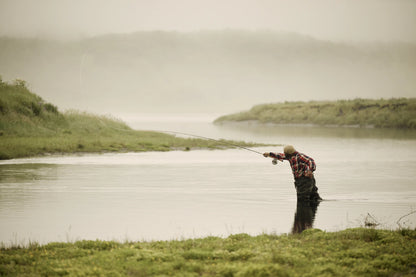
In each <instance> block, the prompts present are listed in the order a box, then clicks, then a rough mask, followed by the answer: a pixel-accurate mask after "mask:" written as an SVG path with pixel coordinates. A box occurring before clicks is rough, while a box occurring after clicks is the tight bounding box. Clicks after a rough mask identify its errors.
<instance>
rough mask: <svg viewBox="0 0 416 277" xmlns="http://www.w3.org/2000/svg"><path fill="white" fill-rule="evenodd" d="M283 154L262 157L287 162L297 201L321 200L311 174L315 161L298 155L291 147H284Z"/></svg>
mask: <svg viewBox="0 0 416 277" xmlns="http://www.w3.org/2000/svg"><path fill="white" fill-rule="evenodd" d="M283 152H284V153H272V152H270V153H268V152H266V153H264V154H263V156H264V157H271V158H274V159H278V160H280V161H283V160H287V161H289V163H290V167H291V168H292V172H293V176H294V177H295V188H296V193H297V197H298V200H299V201H305V202H306V201H311V202H319V201H321V200H322V198H321V197H320V196H319V194H318V188H317V187H316V185H315V178H314V176H313V172H314V171H315V169H316V164H315V161H314V160H313V159H312V158H311V157H308V156H306V155H305V154H302V153H299V152H297V151H296V150H295V148H294V147H293V146H292V145H286V146H285V147H284V148H283Z"/></svg>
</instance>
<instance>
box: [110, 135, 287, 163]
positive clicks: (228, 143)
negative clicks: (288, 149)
mask: <svg viewBox="0 0 416 277" xmlns="http://www.w3.org/2000/svg"><path fill="white" fill-rule="evenodd" d="M111 128H113V129H116V130H120V131H126V130H121V129H119V128H114V127H111ZM151 131H154V132H160V133H170V134H175V135H183V136H189V137H196V138H200V139H206V140H212V141H215V142H217V143H220V144H224V145H230V146H233V147H237V148H241V149H244V150H247V151H250V152H253V153H256V154H259V155H262V156H263V153H261V152H259V151H256V150H254V149H250V148H248V147H244V146H241V145H238V144H234V143H231V142H228V141H226V140H218V139H213V138H209V137H204V136H200V135H194V134H190V133H184V132H177V131H166V130H151ZM278 161H279V160H277V159H273V161H272V163H273V164H274V165H276V164H277V162H278Z"/></svg>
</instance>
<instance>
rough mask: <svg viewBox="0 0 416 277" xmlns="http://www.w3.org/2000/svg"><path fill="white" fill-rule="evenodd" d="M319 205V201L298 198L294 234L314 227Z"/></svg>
mask: <svg viewBox="0 0 416 277" xmlns="http://www.w3.org/2000/svg"><path fill="white" fill-rule="evenodd" d="M318 206H319V202H313V201H311V202H309V201H299V200H298V203H297V206H296V213H295V222H294V223H293V228H292V234H299V233H302V231H303V230H306V229H309V228H312V226H313V221H314V220H315V214H316V211H317V210H318Z"/></svg>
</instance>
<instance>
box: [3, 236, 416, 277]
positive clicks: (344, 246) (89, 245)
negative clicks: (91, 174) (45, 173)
mask: <svg viewBox="0 0 416 277" xmlns="http://www.w3.org/2000/svg"><path fill="white" fill-rule="evenodd" d="M415 249H416V230H399V231H387V230H375V229H363V228H358V229H348V230H344V231H340V232H334V233H326V232H322V231H320V230H314V229H311V230H306V231H304V232H303V233H302V234H300V235H279V236H277V235H260V236H255V237H252V236H249V235H246V234H237V235H231V236H229V237H228V238H218V237H207V238H203V239H189V240H180V241H178V240H173V241H154V242H126V243H118V242H114V241H77V242H75V243H49V244H47V245H44V246H39V245H37V244H33V243H32V244H31V245H30V246H28V247H12V248H3V249H1V251H0V275H4V276H65V275H68V276H201V275H202V276H392V275H394V276H414V274H415V273H416V251H415Z"/></svg>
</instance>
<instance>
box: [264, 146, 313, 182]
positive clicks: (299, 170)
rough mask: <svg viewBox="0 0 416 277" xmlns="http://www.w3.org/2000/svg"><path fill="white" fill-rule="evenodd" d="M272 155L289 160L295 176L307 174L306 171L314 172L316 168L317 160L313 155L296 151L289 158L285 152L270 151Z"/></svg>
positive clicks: (281, 159)
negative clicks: (309, 155)
mask: <svg viewBox="0 0 416 277" xmlns="http://www.w3.org/2000/svg"><path fill="white" fill-rule="evenodd" d="M270 157H272V158H276V159H278V160H280V161H283V160H288V161H289V163H290V167H291V168H292V172H293V176H294V177H295V178H299V177H302V176H306V175H305V173H306V172H310V171H311V172H313V171H315V170H316V164H315V161H314V160H313V159H312V158H311V157H308V156H306V155H305V154H302V153H299V152H295V153H294V154H293V155H292V156H291V157H290V158H287V157H286V155H285V154H283V153H272V152H270Z"/></svg>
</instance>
